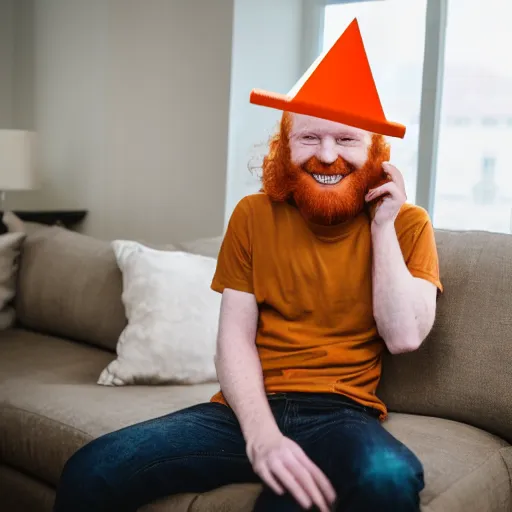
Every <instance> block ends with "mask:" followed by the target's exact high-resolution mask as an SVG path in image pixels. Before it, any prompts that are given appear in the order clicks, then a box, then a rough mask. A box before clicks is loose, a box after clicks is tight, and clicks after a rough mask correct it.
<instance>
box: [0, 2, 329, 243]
mask: <svg viewBox="0 0 512 512" xmlns="http://www.w3.org/2000/svg"><path fill="white" fill-rule="evenodd" d="M320 1H321V0H279V2H276V1H274V0H215V1H212V0H187V1H186V2H185V1H177V0H176V1H174V0H173V1H170V0H151V1H148V2H140V1H137V0H76V1H73V2H70V1H68V0H45V1H44V2H37V1H36V0H18V3H17V4H16V5H17V6H23V7H17V9H15V18H16V16H18V18H17V19H18V21H17V25H16V23H15V25H16V27H17V28H16V34H15V36H14V44H12V43H10V44H11V46H12V47H13V49H12V51H14V54H15V58H14V63H13V62H12V59H11V61H9V62H10V63H9V64H8V67H9V69H11V68H12V67H14V72H15V73H14V77H15V81H16V87H14V89H16V90H19V91H21V92H20V94H19V97H20V98H21V100H22V101H16V98H15V101H14V104H13V106H12V107H10V108H11V109H13V112H14V114H13V113H12V112H11V111H10V113H9V116H10V119H12V118H13V117H14V120H13V122H14V123H17V124H19V125H21V126H22V127H27V128H30V127H32V126H33V127H34V128H35V129H36V130H37V132H38V137H39V147H40V153H39V157H40V159H39V162H40V165H39V171H40V177H41V190H39V191H38V192H35V193H33V192H31V193H11V194H9V195H8V200H7V206H10V207H11V208H15V209H54V208H55V209H58V208H80V209H81V208H85V209H88V210H89V211H90V213H89V216H88V220H87V222H86V223H85V226H84V231H85V232H86V233H89V234H92V235H94V236H98V237H101V238H106V239H109V238H114V237H115V238H123V237H124V238H138V239H144V240H148V241H152V242H157V243H158V242H168V241H172V240H176V239H181V240H184V239H191V238H196V237H201V236H212V235H218V234H220V233H221V232H222V230H223V227H224V226H225V222H226V221H227V219H228V218H229V216H230V214H231V212H232V209H233V207H234V206H235V204H236V202H237V201H238V200H239V199H240V198H241V197H243V196H244V195H246V194H248V193H252V192H255V191H257V190H258V189H259V185H260V184H259V175H256V176H254V175H252V174H251V172H250V171H249V169H248V164H249V162H250V161H251V159H253V160H254V162H255V163H261V159H262V157H263V155H264V153H265V152H266V150H267V143H268V139H269V137H270V136H271V134H272V133H273V132H274V131H275V129H276V127H277V122H278V120H279V118H280V116H281V112H279V111H276V110H271V109H268V108H264V107H259V106H254V105H251V104H250V103H249V94H250V91H251V89H252V88H255V87H257V88H263V89H269V90H272V91H277V92H283V93H285V92H287V91H288V90H289V89H290V88H291V87H292V86H293V85H294V83H295V82H296V81H297V80H298V79H299V78H300V76H301V74H302V73H303V72H304V71H305V69H306V68H307V67H308V66H309V64H310V61H312V60H313V58H314V57H316V55H309V54H308V53H307V52H308V50H309V51H310V53H311V48H312V47H313V45H312V44H311V42H310V41H308V40H307V38H306V39H305V38H303V37H302V36H303V34H304V32H305V31H304V27H305V26H307V27H308V28H307V31H306V35H309V36H311V34H313V33H314V30H313V29H312V28H311V26H310V25H311V20H310V18H311V16H310V13H309V10H311V6H312V5H313V4H316V3H318V2H320ZM14 2H15V0H0V5H1V4H2V3H3V4H6V5H7V4H9V6H10V7H12V5H14ZM308 9H309V10H308ZM18 11H19V12H18ZM16 13H18V14H16ZM0 19H4V17H3V16H2V17H0ZM32 26H33V27H34V28H33V30H32V31H30V27H32ZM0 28H2V27H1V26H0ZM0 32H3V33H4V34H5V31H0ZM30 36H32V38H31V37H30ZM7 39H8V40H11V39H12V38H11V39H9V37H8V38H7ZM12 51H11V53H12ZM305 56H306V57H305ZM6 62H7V61H6ZM1 67H2V65H0V70H1ZM31 70H33V73H32V74H33V76H32V77H31V76H30V75H31ZM10 90H11V89H9V91H10ZM9 94H11V93H10V92H9V93H3V91H2V92H0V100H1V101H3V102H4V104H5V105H11V104H12V98H11V97H10V96H9ZM0 121H1V119H0Z"/></svg>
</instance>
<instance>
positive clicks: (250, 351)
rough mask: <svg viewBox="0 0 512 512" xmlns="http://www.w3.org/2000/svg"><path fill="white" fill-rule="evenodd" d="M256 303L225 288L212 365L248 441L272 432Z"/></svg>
mask: <svg viewBox="0 0 512 512" xmlns="http://www.w3.org/2000/svg"><path fill="white" fill-rule="evenodd" d="M257 323H258V305H257V303H256V299H255V297H254V295H252V294H250V293H245V292H240V291H235V290H231V289H226V290H224V292H223V294H222V305H221V314H220V322H219V335H218V341H217V354H216V357H215V364H216V368H217V376H218V379H219V383H220V387H221V389H222V393H223V395H224V397H225V398H226V400H227V402H228V403H229V405H230V406H231V408H232V409H233V412H234V413H235V415H236V416H237V418H238V421H239V422H240V426H241V428H242V433H243V435H244V438H245V439H246V441H247V440H250V439H252V438H253V437H255V434H256V433H258V432H261V431H262V430H263V431H268V432H269V433H270V432H275V431H277V430H278V426H277V424H276V422H275V420H274V416H273V415H272V411H271V410H270V406H269V403H268V400H267V397H266V393H265V387H264V385H263V374H262V370H261V363H260V359H259V356H258V351H257V349H256V342H255V339H256V327H257Z"/></svg>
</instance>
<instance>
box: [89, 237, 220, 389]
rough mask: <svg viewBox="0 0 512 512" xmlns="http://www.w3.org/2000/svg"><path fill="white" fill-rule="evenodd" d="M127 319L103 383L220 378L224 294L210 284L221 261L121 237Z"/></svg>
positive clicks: (118, 251) (118, 254)
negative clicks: (219, 337)
mask: <svg viewBox="0 0 512 512" xmlns="http://www.w3.org/2000/svg"><path fill="white" fill-rule="evenodd" d="M112 248H113V249H114V253H115V255H116V258H117V263H118V266H119V268H120V270H121V272H122V274H123V294H122V301H123V304H124V306H125V311H126V317H127V320H128V324H127V326H126V327H125V329H124V330H123V332H122V333H121V336H120V337H119V340H118V343H117V358H116V359H115V360H114V361H112V362H111V363H110V364H109V365H108V366H107V367H106V368H105V369H104V370H103V372H102V373H101V375H100V377H99V380H98V384H103V385H109V386H123V385H127V384H197V383H201V382H213V381H216V380H217V376H216V372H215V364H214V355H215V345H216V338H217V331H218V322H219V313H220V301H221V296H220V294H218V293H216V292H214V291H213V290H212V289H211V288H210V284H211V281H212V278H213V274H214V272H215V266H216V260H215V259H214V258H210V257H207V256H202V255H198V254H191V253H187V252H183V251H175V252H167V251H160V250H156V249H151V248H149V247H146V246H144V245H142V244H140V243H138V242H134V241H125V240H116V241H114V242H112Z"/></svg>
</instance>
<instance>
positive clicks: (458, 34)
mask: <svg viewBox="0 0 512 512" xmlns="http://www.w3.org/2000/svg"><path fill="white" fill-rule="evenodd" d="M324 1H325V0H324ZM327 4H328V5H326V6H325V9H324V13H323V14H324V24H323V26H324V29H323V49H324V50H325V49H327V48H328V46H330V45H331V44H332V43H333V42H334V41H335V40H336V39H337V38H338V37H339V36H340V34H341V33H342V31H343V30H344V29H345V28H346V26H347V25H348V24H349V23H350V22H351V21H352V20H353V19H354V17H357V18H358V20H359V24H360V27H361V31H362V35H363V39H364V41H365V46H366V50H367V53H368V57H369V59H370V64H371V66H372V69H373V73H374V77H375V81H376V83H377V87H378V90H379V93H380V96H381V100H382V104H383V108H384V111H385V113H386V116H387V117H388V118H390V119H392V120H396V121H398V122H402V123H404V124H405V125H406V126H407V133H406V136H405V138H404V139H403V140H397V139H391V140H390V142H391V144H392V162H393V163H395V164H396V165H397V167H398V168H399V169H400V170H401V171H402V172H403V174H404V177H405V180H406V184H407V195H408V197H409V201H410V202H416V198H417V196H418V195H420V194H421V195H422V198H423V201H422V202H423V203H428V204H422V205H423V206H425V207H427V208H428V209H429V213H430V215H431V217H432V219H433V223H434V226H435V227H436V228H445V229H456V230H467V229H482V230H489V231H495V232H504V233H509V232H511V231H512V225H511V223H512V215H511V212H512V162H510V161H509V159H508V158H507V156H508V151H509V148H512V57H511V56H510V55H511V49H512V31H511V30H510V23H511V21H512V2H511V0H488V1H487V2H485V3H482V2H481V0H436V1H435V2H434V1H432V0H429V2H428V10H427V1H426V0H385V1H378V0H366V1H358V0H350V1H347V0H339V1H336V0H327ZM445 16H446V26H445V25H444V23H443V21H444V18H445ZM426 25H427V26H428V27H429V28H428V31H427V32H425V26H426ZM443 43H444V44H443ZM427 45H429V47H428V48H429V49H430V53H429V51H427V52H426V53H425V49H426V46H427ZM424 55H429V56H427V57H426V58H427V59H430V60H429V61H428V62H424ZM433 62H434V64H435V65H432V63H433ZM437 63H441V64H442V65H441V66H438V65H437ZM424 65H425V69H428V70H430V69H432V70H434V73H435V77H434V78H435V79H436V80H437V79H439V77H440V78H441V80H438V82H436V80H431V81H430V84H429V86H428V87H430V88H429V89H426V90H425V91H426V93H425V94H424V95H423V102H424V104H423V109H424V110H423V113H422V112H421V102H422V93H423V91H422V87H423V67H424ZM438 71H439V74H437V73H438ZM426 78H427V81H428V79H430V71H428V72H426ZM435 83H438V84H439V87H433V86H432V84H435ZM434 89H435V90H436V94H437V98H439V100H438V102H437V103H436V94H432V90H434ZM430 101H432V104H431V105H430V104H428V102H430ZM438 105H439V107H440V108H438ZM432 113H433V114H432ZM420 114H421V115H420ZM422 116H424V118H425V119H427V117H429V116H430V118H431V120H430V121H428V122H427V123H426V124H424V125H423V129H424V130H425V127H426V126H427V129H426V131H425V133H424V132H422V144H420V145H418V143H419V136H420V135H419V134H420V127H422V124H421V123H422ZM428 123H430V124H428ZM436 127H437V128H438V129H436ZM429 131H430V134H429V133H427V132H429ZM425 135H426V136H425ZM429 135H431V136H429ZM424 141H427V143H425V142H424ZM419 148H420V149H419ZM425 162H426V163H425ZM419 164H420V165H419ZM418 168H419V170H418ZM427 172H431V173H432V175H431V176H430V175H428V176H427ZM418 173H419V174H418ZM418 176H419V177H420V178H421V183H419V188H418V191H417V192H416V186H417V182H418ZM426 183H430V186H428V185H424V184H426ZM427 188H428V190H423V189H427ZM425 198H426V199H425Z"/></svg>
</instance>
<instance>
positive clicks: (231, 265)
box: [211, 199, 254, 293]
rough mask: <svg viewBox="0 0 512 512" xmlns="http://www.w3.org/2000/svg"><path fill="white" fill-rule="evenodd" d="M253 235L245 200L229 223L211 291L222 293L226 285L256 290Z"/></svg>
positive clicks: (246, 290) (234, 212)
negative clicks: (253, 273)
mask: <svg viewBox="0 0 512 512" xmlns="http://www.w3.org/2000/svg"><path fill="white" fill-rule="evenodd" d="M251 235H252V227H251V216H250V207H249V205H248V202H247V201H246V200H245V199H242V200H241V201H240V202H239V203H238V204H237V206H236V207H235V209H234V210H233V213H232V214H231V218H230V219H229V222H228V227H227V229H226V233H225V235H224V239H223V241H222V244H221V247H220V250H219V255H218V258H217V267H216V269H215V274H214V276H213V280H212V283H211V288H212V290H214V291H216V292H219V293H222V292H223V291H224V290H225V289H226V288H231V289H233V290H238V291H242V292H247V293H254V288H253V278H252V243H251V238H252V237H251Z"/></svg>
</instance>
